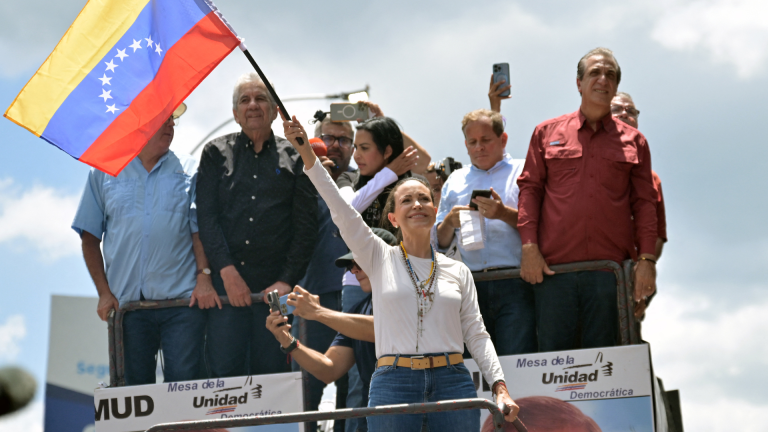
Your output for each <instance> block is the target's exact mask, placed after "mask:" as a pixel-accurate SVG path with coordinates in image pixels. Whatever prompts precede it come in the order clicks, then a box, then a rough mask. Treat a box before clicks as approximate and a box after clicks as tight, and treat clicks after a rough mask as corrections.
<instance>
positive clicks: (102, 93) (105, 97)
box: [99, 89, 112, 102]
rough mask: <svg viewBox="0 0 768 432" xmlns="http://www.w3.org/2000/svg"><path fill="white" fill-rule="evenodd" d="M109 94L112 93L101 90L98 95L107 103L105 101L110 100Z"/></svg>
mask: <svg viewBox="0 0 768 432" xmlns="http://www.w3.org/2000/svg"><path fill="white" fill-rule="evenodd" d="M110 93H112V90H109V91H107V90H105V89H101V94H100V95H99V97H100V98H104V102H106V101H107V99H112V96H110Z"/></svg>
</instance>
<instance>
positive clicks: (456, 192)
mask: <svg viewBox="0 0 768 432" xmlns="http://www.w3.org/2000/svg"><path fill="white" fill-rule="evenodd" d="M461 125H462V131H463V132H464V137H465V141H464V144H465V145H466V147H467V153H468V154H469V158H470V160H471V162H472V164H471V165H470V166H468V167H464V168H462V169H459V170H457V171H455V172H454V173H453V174H451V176H450V177H448V180H447V181H446V183H445V186H443V200H442V201H441V203H440V211H439V212H438V213H437V223H436V226H437V237H438V244H439V245H440V247H441V248H445V247H448V246H449V245H450V244H451V242H452V241H454V238H455V237H456V236H458V235H459V233H460V231H461V225H462V223H461V218H462V216H461V214H462V212H464V213H465V214H464V218H465V219H467V218H470V217H475V220H476V221H477V220H478V219H479V221H478V222H477V223H481V224H484V225H485V227H484V231H485V236H484V239H483V244H482V248H474V247H473V248H471V249H472V250H470V247H469V245H465V244H464V243H463V242H459V251H460V252H461V258H462V260H463V261H464V263H465V264H466V265H467V267H469V269H470V270H472V271H475V272H477V271H488V270H493V269H498V268H509V267H519V266H520V246H521V243H520V234H519V233H518V232H517V195H518V193H519V189H518V187H517V177H518V176H519V175H520V173H521V172H522V170H523V161H522V160H517V159H512V157H511V156H510V155H509V154H508V153H507V152H506V145H507V133H506V132H504V120H503V118H502V117H501V114H499V113H498V112H493V111H489V110H487V109H479V110H475V111H472V112H470V113H468V114H467V115H465V116H464V119H463V120H462V121H461ZM483 190H485V191H490V194H489V195H490V197H487V198H486V197H483V196H477V197H476V198H474V199H473V198H472V195H473V191H483ZM470 203H473V204H475V205H476V206H477V207H476V208H474V209H473V208H471V207H470ZM470 212H474V214H470ZM475 285H476V287H477V299H478V303H479V304H480V312H481V313H482V315H483V321H485V325H486V327H487V329H488V332H489V333H490V334H491V339H492V340H493V343H494V346H495V347H496V350H497V351H496V352H497V353H498V354H499V355H512V354H523V353H531V352H536V351H537V346H536V315H535V306H534V302H533V291H532V289H531V287H530V286H527V285H525V284H523V283H522V281H521V280H520V279H519V278H513V279H503V280H493V281H482V282H477V283H476V284H475Z"/></svg>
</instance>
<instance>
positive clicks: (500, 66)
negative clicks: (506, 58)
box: [493, 63, 511, 97]
mask: <svg viewBox="0 0 768 432" xmlns="http://www.w3.org/2000/svg"><path fill="white" fill-rule="evenodd" d="M501 80H504V84H505V87H506V86H508V85H511V84H510V82H509V63H496V64H495V65H493V84H496V83H498V82H499V81H501ZM509 95H510V89H507V90H505V91H503V92H501V93H499V94H498V95H497V96H500V97H507V96H509Z"/></svg>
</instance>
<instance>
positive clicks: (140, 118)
mask: <svg viewBox="0 0 768 432" xmlns="http://www.w3.org/2000/svg"><path fill="white" fill-rule="evenodd" d="M239 44H240V41H239V40H238V39H237V37H235V35H233V34H232V32H231V31H230V30H229V29H228V28H227V27H226V26H225V25H224V23H222V22H221V20H220V19H219V18H218V17H217V16H216V15H215V14H214V13H213V12H211V13H209V14H208V15H206V16H205V18H203V19H201V20H200V21H199V22H198V23H197V24H195V26H194V27H192V28H191V29H190V30H189V31H188V32H187V34H185V35H184V36H183V37H182V38H181V39H179V41H178V42H176V43H175V44H174V45H173V46H172V47H170V48H169V49H168V51H166V54H165V59H164V60H163V63H162V64H161V65H160V69H159V70H158V71H157V74H156V75H155V79H153V80H152V81H151V82H150V83H149V84H147V86H146V87H145V88H144V90H142V91H141V93H139V94H138V96H136V98H135V99H134V100H133V101H132V102H131V104H130V105H129V106H128V108H127V109H126V110H125V111H123V113H122V114H120V115H119V116H118V117H117V118H116V119H115V121H113V122H112V124H110V125H109V127H107V129H106V130H104V132H103V133H102V134H101V135H100V136H99V137H98V138H97V139H96V140H95V141H94V142H93V143H92V144H91V146H90V147H88V150H86V151H85V152H84V153H83V154H82V155H81V156H80V158H79V160H80V161H81V162H84V163H87V164H88V165H90V166H92V167H94V168H96V169H98V170H101V171H103V172H105V173H107V174H109V175H112V176H117V174H118V173H120V171H122V169H123V168H125V166H126V165H128V163H129V162H130V161H131V160H133V158H135V157H136V155H138V154H139V153H140V152H141V149H142V148H144V146H145V145H146V144H147V143H148V142H149V139H150V138H152V136H153V135H154V134H155V132H156V131H157V130H158V129H160V126H162V124H163V123H164V122H165V121H166V120H168V117H170V116H171V114H172V113H173V110H174V109H176V107H177V106H179V105H180V104H181V102H183V101H184V99H186V97H187V96H189V94H190V93H192V91H193V90H194V89H195V88H196V87H197V86H198V84H200V82H202V81H203V79H205V77H206V76H208V74H210V73H211V72H212V71H213V69H214V68H215V67H216V66H217V65H218V64H219V63H220V62H221V61H222V60H224V57H226V56H227V55H228V54H229V53H230V52H232V50H233V49H235V47H237V46H238V45H239Z"/></svg>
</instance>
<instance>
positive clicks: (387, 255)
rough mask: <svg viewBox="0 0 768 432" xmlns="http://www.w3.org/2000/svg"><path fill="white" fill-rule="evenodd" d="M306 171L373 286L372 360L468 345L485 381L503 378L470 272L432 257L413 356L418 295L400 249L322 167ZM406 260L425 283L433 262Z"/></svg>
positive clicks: (459, 348)
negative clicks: (428, 301)
mask: <svg viewBox="0 0 768 432" xmlns="http://www.w3.org/2000/svg"><path fill="white" fill-rule="evenodd" d="M305 172H306V173H307V176H308V177H309V179H310V180H311V181H312V183H314V185H315V188H317V191H318V193H319V194H320V196H322V197H323V200H325V202H326V203H327V204H328V208H329V209H330V211H331V218H332V219H333V222H334V223H335V224H336V226H337V227H339V231H340V232H341V237H342V238H343V239H344V241H345V242H346V243H347V246H349V248H350V249H351V250H352V252H353V253H354V255H355V262H356V263H357V264H358V265H359V266H360V268H362V269H363V270H364V271H365V273H366V274H367V275H368V278H369V279H370V281H371V287H372V288H373V300H374V301H373V317H374V333H375V335H376V357H377V358H378V357H381V356H383V355H392V354H406V355H421V354H427V353H442V352H457V353H460V352H463V351H464V343H466V344H467V347H468V348H469V352H470V353H471V354H472V358H474V359H475V361H476V362H477V364H478V366H479V367H480V370H481V371H482V372H483V376H484V377H485V380H486V381H487V382H489V383H493V382H495V381H496V380H499V379H504V373H503V372H502V370H501V365H500V364H499V358H498V356H497V355H496V351H495V350H494V348H493V343H492V342H491V337H490V335H489V334H488V332H487V331H486V330H485V324H484V323H483V318H482V316H481V315H480V308H479V306H478V304H477V292H476V290H475V283H474V280H473V279H472V273H471V272H470V271H469V268H467V266H466V265H464V264H463V263H460V262H457V261H454V260H452V259H450V258H447V257H445V256H444V255H442V254H439V253H438V254H436V259H437V266H438V272H437V280H436V283H435V285H434V287H433V290H434V292H435V296H434V304H433V306H432V309H431V310H430V311H429V313H427V314H426V316H425V317H424V321H423V323H424V324H423V328H424V333H423V334H422V335H421V336H419V341H418V343H419V350H418V352H417V351H416V337H417V336H416V329H417V325H418V317H417V311H418V303H417V298H416V290H415V288H414V286H413V283H412V282H411V278H410V276H409V274H408V269H407V268H406V265H405V262H403V260H402V257H401V252H400V246H390V245H388V244H387V243H385V242H384V241H383V240H381V239H380V238H379V237H377V236H376V235H375V234H374V233H373V232H372V231H371V229H370V228H369V227H368V226H367V225H366V224H365V222H364V221H363V218H362V217H361V216H360V214H359V213H358V212H357V211H356V210H355V209H354V208H353V207H352V206H351V205H350V204H348V203H347V202H345V201H344V199H343V198H342V197H341V194H340V193H339V190H338V188H337V187H336V184H335V183H334V182H333V180H332V179H331V177H330V176H329V175H328V172H327V171H326V170H325V169H324V168H323V166H322V165H321V164H320V163H316V164H315V166H313V167H312V168H311V169H309V170H307V169H305ZM409 259H410V261H411V265H412V266H413V270H414V271H415V272H416V274H417V275H418V276H419V279H421V280H424V279H426V278H427V276H428V275H429V271H430V267H431V264H432V260H431V259H424V258H417V257H413V256H410V257H409Z"/></svg>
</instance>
